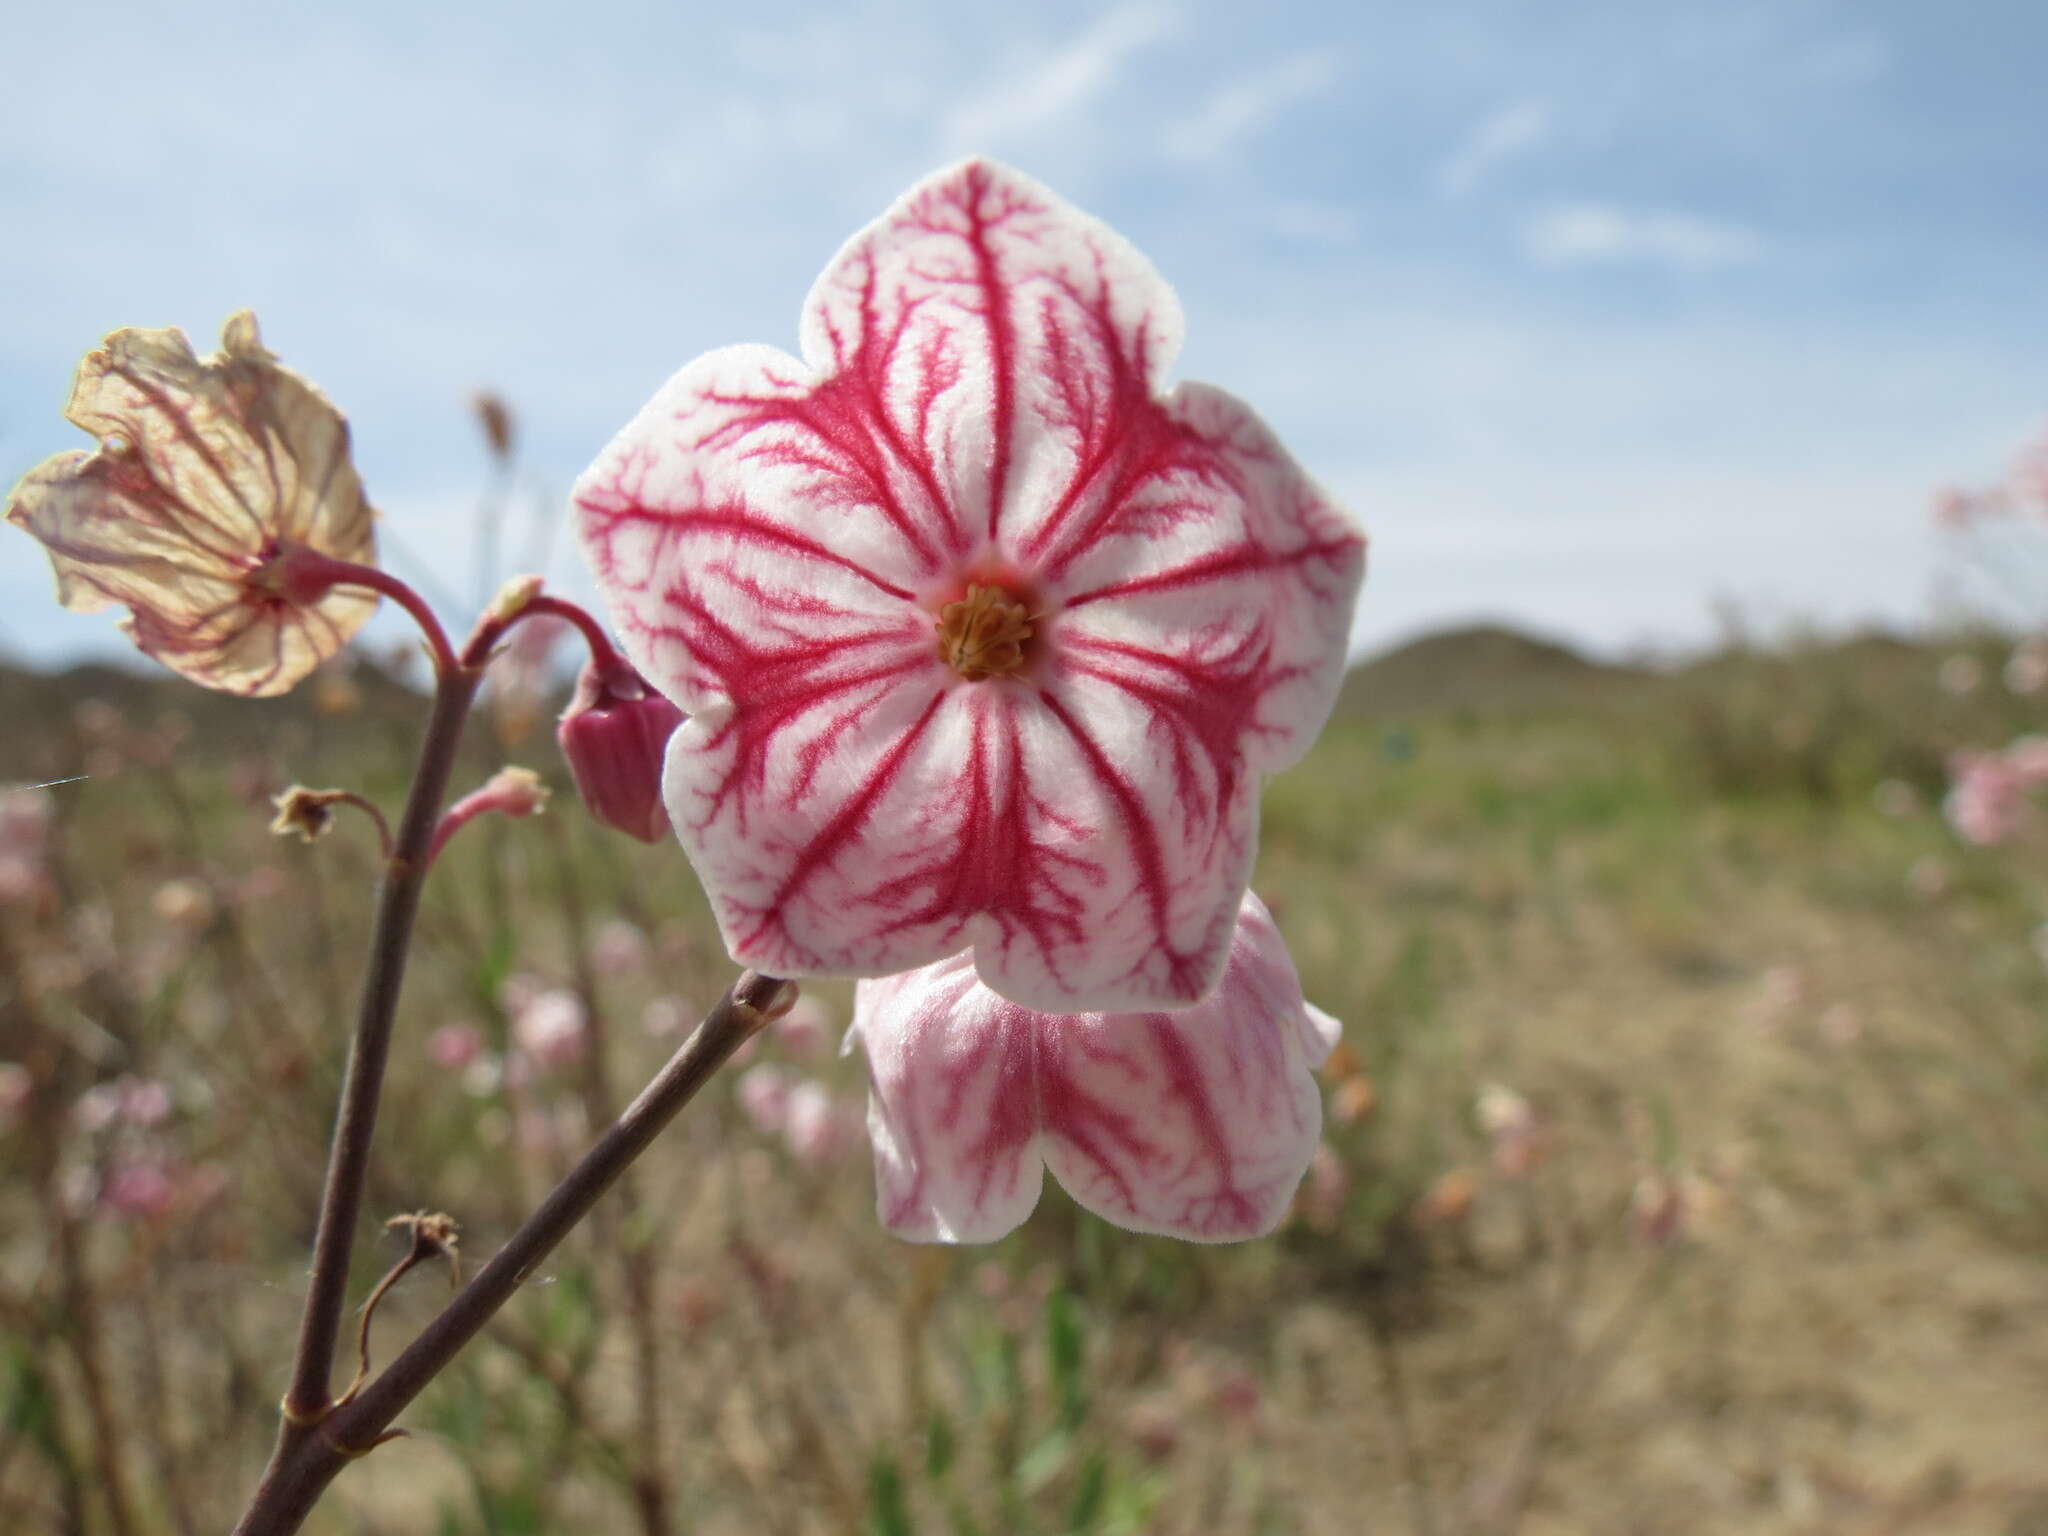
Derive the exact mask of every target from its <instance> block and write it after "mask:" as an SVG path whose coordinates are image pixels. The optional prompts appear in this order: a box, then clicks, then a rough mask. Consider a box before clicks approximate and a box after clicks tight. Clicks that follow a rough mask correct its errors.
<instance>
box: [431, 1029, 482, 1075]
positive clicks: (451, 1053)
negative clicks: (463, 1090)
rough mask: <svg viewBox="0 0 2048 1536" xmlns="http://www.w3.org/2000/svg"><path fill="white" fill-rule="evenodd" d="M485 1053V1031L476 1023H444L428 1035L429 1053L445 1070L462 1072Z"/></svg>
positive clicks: (435, 1063)
mask: <svg viewBox="0 0 2048 1536" xmlns="http://www.w3.org/2000/svg"><path fill="white" fill-rule="evenodd" d="M483 1053H484V1032H483V1031H482V1030H480V1029H478V1028H477V1027H476V1026H475V1025H474V1024H443V1025H442V1026H441V1027H440V1028H439V1029H437V1030H435V1031H434V1032H433V1033H432V1034H431V1035H429V1036H427V1055H428V1056H430V1057H432V1058H433V1062H434V1065H435V1066H437V1067H439V1068H441V1070H442V1071H444V1072H460V1071H462V1070H463V1069H464V1068H466V1067H467V1066H469V1065H470V1063H471V1062H474V1061H476V1060H477V1059H478V1058H479V1057H481V1056H482V1055H483Z"/></svg>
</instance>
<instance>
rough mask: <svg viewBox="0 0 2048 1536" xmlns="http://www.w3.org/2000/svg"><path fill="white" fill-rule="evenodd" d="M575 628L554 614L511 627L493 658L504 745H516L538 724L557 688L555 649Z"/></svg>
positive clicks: (495, 696)
mask: <svg viewBox="0 0 2048 1536" xmlns="http://www.w3.org/2000/svg"><path fill="white" fill-rule="evenodd" d="M575 627H576V626H575V625H574V624H573V623H571V622H570V621H569V620H568V619H565V618H562V617H560V616H559V615H557V614H552V613H536V614H533V615H531V616H530V617H527V618H524V619H521V620H520V621H519V622H518V623H517V624H515V625H513V626H512V632H511V634H509V635H508V636H507V637H506V639H505V643H504V644H503V645H501V646H500V647H499V648H498V651H497V654H496V655H495V656H493V657H492V658H491V673H490V684H491V701H492V712H493V714H494V715H495V716H496V721H497V726H498V737H499V740H501V741H506V742H517V741H519V740H521V739H523V738H524V737H525V736H526V734H527V733H528V732H529V731H531V730H532V729H533V727H534V726H535V725H536V724H537V723H538V722H539V720H540V717H541V714H542V712H543V711H545V710H546V708H547V705H548V695H549V694H550V693H551V692H552V691H553V689H554V686H555V672H554V668H553V667H552V666H551V665H550V663H551V661H552V659H553V657H554V652H555V647H556V646H558V645H559V644H560V643H561V642H562V641H563V640H564V639H566V638H567V637H568V636H569V634H570V632H571V631H572V630H573V629H574V628H575Z"/></svg>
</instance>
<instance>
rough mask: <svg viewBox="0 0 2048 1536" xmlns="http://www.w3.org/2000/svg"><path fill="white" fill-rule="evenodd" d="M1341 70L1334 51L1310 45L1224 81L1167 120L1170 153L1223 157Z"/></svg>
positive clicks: (1204, 158) (1181, 156) (1198, 158)
mask: <svg viewBox="0 0 2048 1536" xmlns="http://www.w3.org/2000/svg"><path fill="white" fill-rule="evenodd" d="M1337 74H1338V67H1337V58H1336V55H1335V54H1333V53H1330V52H1329V51H1327V50H1324V49H1311V50H1309V51H1307V52H1304V53H1297V54H1292V55H1290V56H1289V57H1287V58H1284V59H1279V60H1276V61H1275V62H1274V63H1272V64H1269V65H1267V66H1266V67H1265V68H1263V69H1259V70H1254V71H1253V72H1252V73H1250V74H1248V75H1241V76H1239V77H1238V78H1237V79H1235V80H1226V81H1225V82H1224V83H1223V84H1221V85H1219V86H1217V87H1216V89H1215V90H1213V91H1211V92H1210V93H1209V95H1208V97H1207V98H1206V99H1205V100H1204V101H1203V102H1202V104H1201V105H1200V106H1199V107H1197V108H1196V109H1195V111H1194V112H1192V113H1191V114H1189V115H1188V116H1187V117H1184V118H1182V119H1180V120H1179V121H1177V122H1173V123H1170V124H1168V126H1167V130H1166V142H1165V145H1164V148H1165V150H1166V153H1167V154H1168V155H1169V156H1170V157H1172V158H1173V159H1176V160H1186V161H1191V162H1199V161H1214V160H1220V159H1222V158H1223V157H1224V156H1225V155H1227V154H1229V153H1230V152H1231V151H1232V150H1233V149H1235V148H1237V146H1238V145H1240V144H1242V143H1243V142H1244V141H1245V140H1246V139H1248V138H1250V137H1251V136H1252V135H1253V134H1255V133H1257V132H1258V131H1259V130H1260V129H1262V128H1264V127H1265V126H1266V125H1267V124H1268V123H1270V122H1271V121H1272V120H1273V119H1274V118H1276V117H1278V116H1279V115H1280V114H1281V113H1282V112H1284V111H1286V110H1287V109H1288V108H1289V107H1291V106H1293V105H1294V104H1295V103H1296V102H1299V101H1305V100H1307V99H1308V98H1309V97H1311V96H1315V95H1317V94H1318V93H1320V92H1322V91H1324V90H1327V89H1328V88H1329V86H1330V85H1331V83H1332V82H1333V81H1335V80H1336V78H1337Z"/></svg>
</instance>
